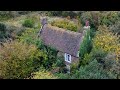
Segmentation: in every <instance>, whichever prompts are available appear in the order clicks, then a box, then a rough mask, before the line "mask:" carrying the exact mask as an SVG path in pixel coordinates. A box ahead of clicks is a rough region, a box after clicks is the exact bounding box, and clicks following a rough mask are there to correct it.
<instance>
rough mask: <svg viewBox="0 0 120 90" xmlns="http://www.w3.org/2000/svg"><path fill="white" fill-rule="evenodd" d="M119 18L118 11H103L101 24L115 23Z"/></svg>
mask: <svg viewBox="0 0 120 90" xmlns="http://www.w3.org/2000/svg"><path fill="white" fill-rule="evenodd" d="M118 20H119V14H118V12H116V11H109V12H108V11H107V12H103V13H101V18H100V25H106V26H109V25H113V24H115V22H117V21H118Z"/></svg>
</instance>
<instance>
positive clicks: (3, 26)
mask: <svg viewBox="0 0 120 90" xmlns="http://www.w3.org/2000/svg"><path fill="white" fill-rule="evenodd" d="M5 30H6V26H5V24H3V23H0V31H2V32H5Z"/></svg>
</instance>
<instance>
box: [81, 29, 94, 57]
mask: <svg viewBox="0 0 120 90" xmlns="http://www.w3.org/2000/svg"><path fill="white" fill-rule="evenodd" d="M91 49H92V40H91V38H90V31H87V33H86V34H85V36H84V39H83V41H82V44H81V45H80V53H79V56H80V59H83V58H84V55H85V54H87V53H88V54H89V53H90V51H91Z"/></svg>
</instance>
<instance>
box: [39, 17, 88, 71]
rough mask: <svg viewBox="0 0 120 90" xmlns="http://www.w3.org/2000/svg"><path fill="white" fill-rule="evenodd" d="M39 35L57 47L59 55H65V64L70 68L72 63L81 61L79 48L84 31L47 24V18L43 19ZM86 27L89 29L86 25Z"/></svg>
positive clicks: (45, 41) (47, 42)
mask: <svg viewBox="0 0 120 90" xmlns="http://www.w3.org/2000/svg"><path fill="white" fill-rule="evenodd" d="M41 21H42V22H41V24H42V27H41V30H40V32H39V36H40V37H41V39H42V40H43V42H44V44H45V45H49V46H52V47H54V48H56V49H57V50H58V51H59V52H58V55H59V56H61V55H62V56H64V60H65V64H66V66H67V68H68V69H70V64H71V63H78V62H79V49H80V44H81V43H82V39H83V37H84V36H83V35H84V33H85V32H84V33H78V32H73V31H70V30H66V29H63V28H58V27H55V26H51V25H49V24H47V19H46V18H44V19H42V20H41ZM84 28H85V29H88V28H86V27H84Z"/></svg>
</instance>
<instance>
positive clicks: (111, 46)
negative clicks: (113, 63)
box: [93, 26, 120, 60]
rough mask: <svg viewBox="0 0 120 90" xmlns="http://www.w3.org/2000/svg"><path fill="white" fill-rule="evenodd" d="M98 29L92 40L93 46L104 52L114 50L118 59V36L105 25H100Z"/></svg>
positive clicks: (119, 52) (119, 49)
mask: <svg viewBox="0 0 120 90" xmlns="http://www.w3.org/2000/svg"><path fill="white" fill-rule="evenodd" d="M98 30H99V31H98V32H97V34H96V37H95V38H94V40H93V44H94V45H93V47H94V48H100V49H103V50H104V51H105V52H114V53H115V54H116V59H117V60H118V58H119V57H120V44H119V37H118V36H117V35H114V34H113V33H112V32H109V30H108V28H107V27H106V26H100V27H99V28H98Z"/></svg>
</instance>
